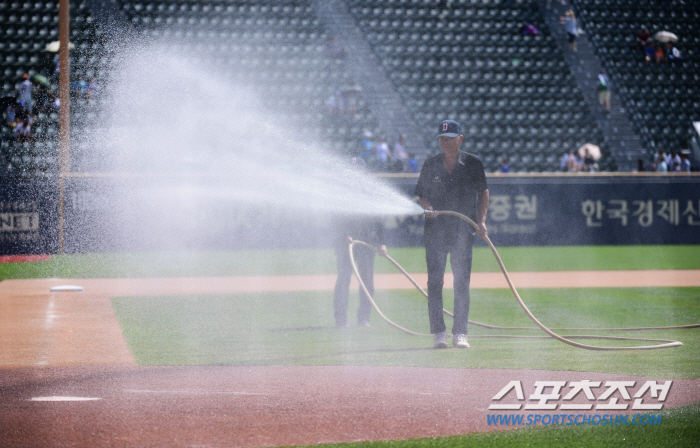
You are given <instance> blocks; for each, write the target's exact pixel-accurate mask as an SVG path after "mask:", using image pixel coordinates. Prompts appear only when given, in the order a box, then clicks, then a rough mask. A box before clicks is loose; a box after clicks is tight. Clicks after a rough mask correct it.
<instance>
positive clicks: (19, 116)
mask: <svg viewBox="0 0 700 448" xmlns="http://www.w3.org/2000/svg"><path fill="white" fill-rule="evenodd" d="M25 118H29V121H30V122H32V117H31V114H30V113H29V112H28V111H27V109H26V108H25V107H24V106H22V104H21V103H17V105H16V106H15V123H19V122H21V121H23V120H24V119H25Z"/></svg>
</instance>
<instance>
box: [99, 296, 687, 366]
mask: <svg viewBox="0 0 700 448" xmlns="http://www.w3.org/2000/svg"><path fill="white" fill-rule="evenodd" d="M521 294H522V296H523V298H524V300H525V301H526V303H527V304H528V306H529V307H530V309H531V310H532V312H533V313H534V314H535V315H536V316H537V317H538V318H539V319H540V320H541V321H542V322H543V323H544V324H545V325H547V326H550V327H572V326H576V327H628V326H652V325H653V326H666V325H681V324H691V323H697V322H700V288H610V289H606V288H591V289H529V290H523V291H521ZM376 299H377V302H378V304H379V306H380V308H381V309H382V311H384V313H385V314H386V315H387V316H389V317H390V318H392V319H394V320H395V321H396V322H397V323H399V324H400V325H403V326H406V327H407V328H410V329H413V330H414V331H419V332H427V331H428V328H427V320H428V319H427V305H426V301H425V299H424V298H422V296H420V295H419V294H418V293H417V292H414V291H379V292H378V293H377V298H376ZM450 300H451V299H450V298H449V297H446V307H447V308H448V309H450V308H451V307H452V305H451V303H450ZM112 302H113V305H114V309H115V311H116V314H117V317H118V319H119V321H120V323H121V326H122V329H123V332H124V335H125V337H126V340H127V342H128V343H129V346H130V348H131V351H132V353H133V354H134V356H135V359H136V361H137V363H138V364H141V365H378V366H427V367H452V368H465V367H469V368H510V369H547V370H575V371H596V372H610V373H621V374H630V375H643V376H650V377H659V378H697V377H700V357H699V356H698V352H699V350H700V330H697V329H693V330H666V331H645V332H623V333H620V332H618V333H615V334H614V335H615V336H620V335H621V336H631V337H647V338H663V339H675V340H681V341H682V342H683V343H684V346H682V347H678V348H672V349H663V350H643V351H624V352H603V351H589V350H582V349H578V348H574V347H571V346H568V345H565V344H563V343H561V342H558V341H556V340H553V339H495V338H479V337H478V336H482V335H492V334H495V333H496V331H494V330H487V329H481V328H478V327H475V326H471V327H470V343H471V345H472V348H471V349H470V350H468V351H461V350H433V349H432V348H431V346H432V340H431V339H429V338H428V337H416V336H411V335H407V334H405V333H402V332H400V331H398V330H396V329H394V328H392V327H390V326H389V325H387V324H386V323H384V322H383V321H381V320H380V319H379V318H378V316H377V315H376V313H375V314H373V316H372V326H371V327H370V328H360V327H351V328H349V329H341V330H339V329H336V328H334V327H333V318H332V314H333V312H332V293H331V292H294V293H292V292H286V293H260V294H239V295H207V296H172V297H147V298H144V297H136V298H129V297H120V298H114V299H113V300H112ZM356 309H357V298H356V297H355V298H354V299H353V300H351V304H350V309H349V316H350V317H351V321H352V316H353V313H354V312H355V310H356ZM470 318H471V319H472V320H476V321H480V322H485V323H490V324H496V325H505V326H533V325H532V323H531V322H529V320H528V319H527V317H526V316H525V315H524V313H523V312H522V311H521V310H520V308H519V307H518V306H517V304H516V303H515V301H514V299H513V298H512V296H511V295H510V292H509V291H508V290H475V291H473V297H472V304H471V315H470ZM447 322H448V330H449V325H450V323H449V319H448V320H447ZM568 333H569V334H571V333H574V334H575V333H576V332H568ZM584 333H591V332H590V331H586V332H584ZM509 334H522V335H541V334H542V333H541V332H539V331H510V332H509ZM600 334H610V333H604V332H603V333H600ZM587 342H588V343H590V344H592V345H640V344H642V343H640V342H619V341H600V340H594V341H587Z"/></svg>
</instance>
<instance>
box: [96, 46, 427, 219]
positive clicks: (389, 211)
mask: <svg viewBox="0 0 700 448" xmlns="http://www.w3.org/2000/svg"><path fill="white" fill-rule="evenodd" d="M215 67H216V66H215V64H212V63H211V61H209V60H207V58H206V57H203V56H202V55H201V54H200V55H193V54H187V53H186V52H183V51H182V50H180V49H178V46H177V45H173V44H172V43H163V42H139V43H138V44H131V45H124V46H122V47H121V48H120V49H119V50H118V51H117V52H116V55H115V57H114V58H113V59H112V66H111V71H110V77H109V80H108V82H107V86H106V87H107V88H106V92H105V94H106V98H105V100H104V101H103V103H104V105H105V107H104V110H103V111H102V113H101V117H100V119H99V120H97V121H96V122H95V123H96V125H95V126H94V127H92V128H90V129H89V130H88V132H87V133H86V138H87V139H88V140H89V141H91V142H92V143H91V144H90V145H89V146H90V147H93V148H94V147H102V148H104V149H105V150H106V152H105V154H104V155H103V156H102V158H101V163H102V169H103V170H106V171H111V172H118V173H123V174H128V175H130V176H137V177H139V176H141V177H142V178H143V179H150V191H151V194H150V195H149V199H148V201H150V202H149V206H157V205H160V206H165V205H166V204H179V206H180V207H182V206H186V205H187V204H194V203H197V202H199V201H201V200H216V201H218V202H220V203H227V202H234V203H239V204H255V205H257V206H263V207H271V208H275V209H285V210H293V211H295V212H302V211H306V212H311V213H342V214H366V215H409V214H417V213H420V212H421V211H422V210H421V209H420V207H419V206H418V205H416V203H415V202H414V201H412V200H411V199H410V198H408V197H406V196H405V195H403V194H401V193H400V192H398V191H396V190H395V189H394V188H393V187H391V186H390V185H389V184H388V183H386V182H383V181H382V180H381V179H378V178H376V177H374V176H372V175H371V174H370V173H368V172H366V171H364V170H362V169H358V167H357V166H353V165H352V163H350V160H348V159H347V158H344V157H340V156H339V155H336V154H333V153H332V152H331V151H329V150H327V149H326V148H324V147H323V145H322V144H319V143H318V142H315V141H313V140H312V139H311V138H310V137H308V136H307V135H306V134H307V133H306V132H305V131H304V130H303V129H302V130H299V129H298V128H294V127H290V126H289V125H287V124H286V120H285V117H284V116H281V115H280V114H278V113H276V112H275V111H270V110H266V109H265V108H264V107H263V106H262V105H261V101H260V100H259V98H257V97H256V95H255V94H254V93H253V92H251V91H250V90H248V89H244V88H241V87H237V86H236V85H234V84H233V83H232V82H230V81H229V80H227V79H225V77H224V76H220V75H217V71H216V68H215ZM173 179H175V180H174V181H173ZM127 201H128V202H130V203H131V204H132V205H133V202H134V201H135V198H133V197H131V198H128V200H127Z"/></svg>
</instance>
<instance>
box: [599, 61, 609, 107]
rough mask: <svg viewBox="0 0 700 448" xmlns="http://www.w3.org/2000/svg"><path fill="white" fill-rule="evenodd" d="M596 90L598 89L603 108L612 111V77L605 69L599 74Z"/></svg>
mask: <svg viewBox="0 0 700 448" xmlns="http://www.w3.org/2000/svg"><path fill="white" fill-rule="evenodd" d="M596 90H597V91H598V102H599V103H600V107H601V109H603V111H605V112H610V78H608V75H606V74H605V71H603V70H601V71H600V73H599V74H598V85H597V86H596Z"/></svg>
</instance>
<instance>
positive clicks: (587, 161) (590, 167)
mask: <svg viewBox="0 0 700 448" xmlns="http://www.w3.org/2000/svg"><path fill="white" fill-rule="evenodd" d="M581 171H588V172H591V173H592V172H596V171H598V164H597V163H596V161H595V159H594V158H593V156H592V155H591V152H590V151H589V150H588V148H586V149H585V150H584V152H583V161H582V162H581Z"/></svg>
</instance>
